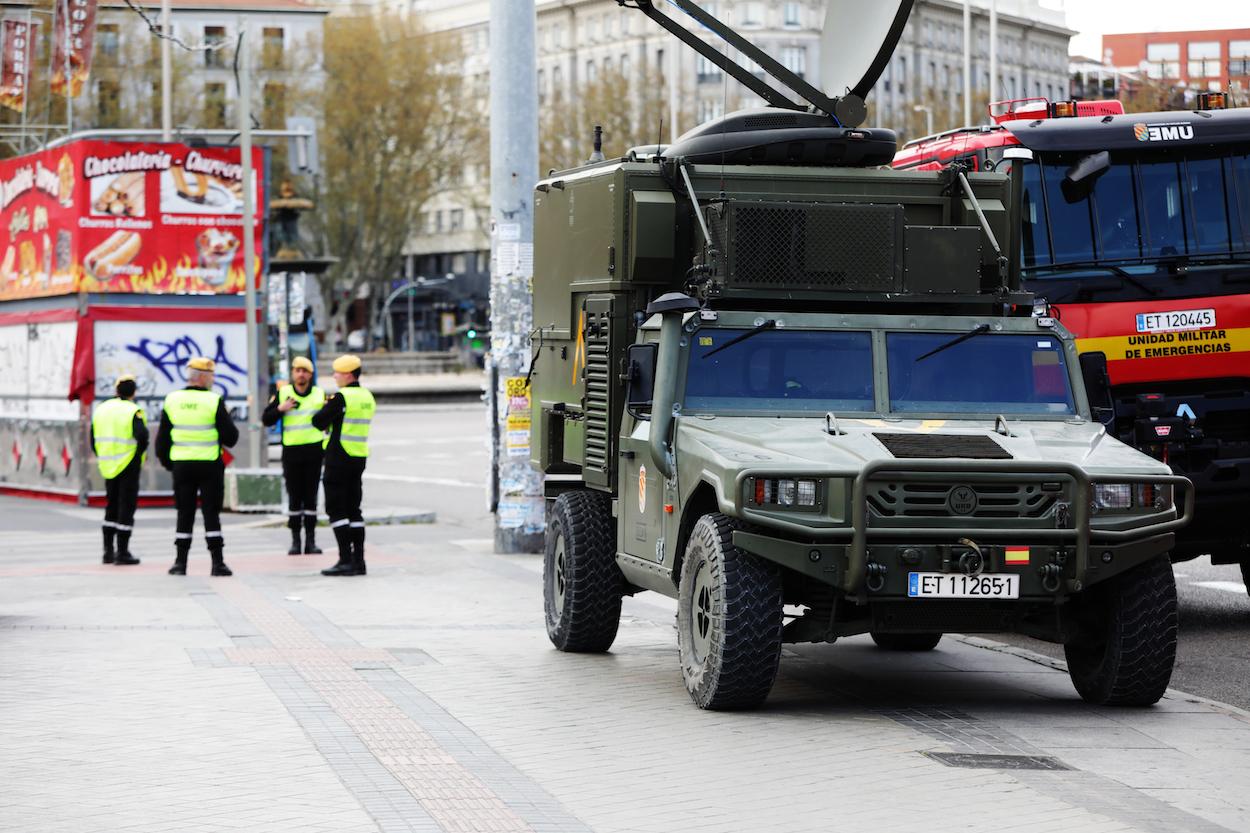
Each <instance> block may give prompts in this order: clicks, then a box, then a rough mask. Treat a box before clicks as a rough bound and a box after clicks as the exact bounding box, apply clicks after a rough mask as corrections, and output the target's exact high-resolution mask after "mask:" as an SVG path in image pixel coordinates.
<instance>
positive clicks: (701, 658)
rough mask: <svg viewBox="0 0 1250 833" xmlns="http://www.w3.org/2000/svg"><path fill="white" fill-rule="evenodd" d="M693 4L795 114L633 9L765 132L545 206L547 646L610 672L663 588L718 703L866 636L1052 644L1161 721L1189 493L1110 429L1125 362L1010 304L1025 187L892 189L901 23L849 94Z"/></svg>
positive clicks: (645, 152)
mask: <svg viewBox="0 0 1250 833" xmlns="http://www.w3.org/2000/svg"><path fill="white" fill-rule="evenodd" d="M673 4H674V5H676V6H677V7H678V8H680V9H682V10H683V11H685V12H686V13H687V14H689V16H690V17H691V18H692V19H693V20H694V21H695V22H696V23H698V24H700V25H701V26H703V27H705V28H706V29H708V30H711V31H712V32H714V33H716V34H718V35H720V36H721V37H723V38H724V39H725V40H726V41H728V42H729V44H730V45H732V46H733V47H734V48H735V49H737V50H738V51H739V52H741V53H742V54H743V55H745V56H747V57H748V58H750V59H751V60H753V61H754V62H755V63H756V64H757V65H758V66H759V67H761V68H762V69H763V70H764V71H765V72H767V73H768V74H769V75H771V76H772V77H773V79H774V80H775V81H779V82H781V83H782V84H784V85H785V86H786V87H788V88H789V89H790V90H791V91H792V92H794V93H795V94H797V96H798V97H800V98H801V99H802V100H803V103H799V102H795V101H794V100H792V99H791V98H789V97H788V96H787V95H786V94H784V93H782V92H781V91H780V90H778V89H776V88H775V87H774V86H771V85H770V84H768V83H766V82H764V81H763V80H761V79H760V78H758V77H757V76H756V75H754V74H753V73H752V72H750V71H747V70H746V69H743V68H742V67H740V66H738V65H736V64H734V63H732V62H730V61H728V60H726V59H725V58H724V56H723V55H721V53H720V52H718V51H716V50H715V49H713V48H712V47H711V46H710V45H709V44H707V43H705V42H704V41H703V40H702V38H701V37H699V36H696V35H694V34H691V33H690V32H689V31H687V30H686V29H685V28H684V27H682V26H680V25H678V24H677V22H676V21H674V20H673V19H671V18H668V17H667V16H665V15H664V14H663V13H661V12H660V11H659V10H658V9H656V8H655V7H653V6H652V5H651V4H650V3H648V2H647V0H638V2H637V3H636V6H637V7H638V8H641V9H642V10H643V11H644V12H646V13H647V14H648V16H650V17H652V18H654V19H656V20H657V21H659V22H660V23H661V24H662V25H664V26H665V27H666V28H669V29H670V31H674V32H675V33H679V31H680V32H682V33H685V34H679V37H682V38H683V40H686V41H687V42H688V43H690V44H691V46H693V47H694V48H696V49H699V50H700V51H701V52H702V53H703V54H704V55H706V56H707V57H708V59H709V60H713V61H715V62H718V63H719V65H720V66H721V67H722V68H723V69H724V70H725V71H726V72H729V73H730V74H732V75H733V76H734V77H736V78H738V79H739V80H740V81H742V83H744V84H745V85H747V86H748V87H749V88H751V89H752V90H755V91H756V92H757V93H758V94H759V95H760V96H761V97H762V98H764V99H765V100H766V101H768V102H769V103H770V104H771V105H773V106H772V107H771V108H765V109H762V110H756V111H750V112H739V113H734V114H730V115H728V116H726V117H724V118H723V119H720V120H719V121H716V122H713V123H711V124H708V125H704V126H702V127H699V128H696V129H694V130H692V131H690V132H688V133H686V134H685V135H684V136H682V137H680V138H678V139H676V140H675V141H674V142H673V143H672V144H671V145H669V146H667V147H661V146H655V147H651V148H642V149H635V150H634V151H631V152H630V153H629V155H628V156H626V157H624V158H618V159H611V160H605V161H602V162H596V163H593V164H588V165H585V166H583V167H580V168H577V169H574V170H569V171H564V172H560V173H554V174H552V175H551V176H549V177H548V178H546V179H544V180H542V181H541V182H540V183H539V184H538V185H537V191H536V193H535V277H534V323H535V327H536V332H535V337H534V349H535V353H534V362H533V366H532V368H531V381H532V387H531V392H532V407H533V411H532V420H531V432H532V433H531V449H532V452H531V453H532V459H533V463H534V465H535V466H536V467H537V468H538V469H539V470H541V471H542V472H543V473H544V474H545V475H546V478H545V483H546V486H545V488H546V491H547V496H548V498H549V499H550V500H551V501H552V503H551V505H550V510H549V511H550V515H549V523H548V529H547V536H546V554H545V560H544V568H543V581H544V605H545V610H546V622H547V631H548V635H549V637H550V639H551V641H552V643H553V644H554V645H555V646H556V647H557V648H558V649H560V650H562V651H581V652H594V651H607V650H608V649H609V648H610V647H611V645H612V642H613V640H614V639H615V636H616V633H617V628H618V624H619V620H620V613H621V600H622V597H623V596H625V595H630V594H634V593H637V592H639V591H642V590H650V591H654V592H658V593H662V594H664V595H666V596H670V597H673V598H675V599H676V600H677V605H678V613H677V631H678V633H677V645H678V658H679V665H680V669H681V674H682V677H683V679H684V681H685V684H686V687H687V689H688V691H689V693H690V695H691V697H692V699H693V700H694V702H695V703H696V704H697V705H698V706H700V707H702V708H712V709H727V708H750V707H754V706H758V705H759V704H760V703H762V702H763V701H764V700H765V698H766V697H767V696H768V693H769V691H770V689H771V687H772V684H773V681H774V679H775V676H776V673H777V669H778V663H779V659H780V655H781V646H782V644H783V643H788V642H832V641H834V640H836V639H838V638H839V637H843V636H851V635H857V634H864V633H868V634H871V636H872V639H873V640H874V641H875V642H876V644H877V645H878V646H880V647H881V648H882V649H885V650H900V651H923V650H929V649H932V648H934V647H935V646H936V645H937V644H938V643H939V640H940V639H941V638H942V635H943V634H944V633H954V632H958V633H978V632H988V633H994V632H1019V633H1024V634H1029V635H1032V636H1035V637H1040V638H1042V639H1047V640H1051V641H1055V642H1061V643H1063V644H1064V645H1065V650H1066V655H1067V659H1068V667H1069V671H1070V673H1071V677H1072V680H1073V682H1074V684H1075V687H1076V689H1077V691H1078V692H1079V693H1080V695H1081V696H1082V697H1083V698H1084V699H1086V700H1088V701H1090V702H1093V703H1102V704H1124V705H1145V704H1150V703H1153V702H1155V701H1156V700H1158V698H1159V697H1161V696H1162V694H1163V693H1164V690H1165V689H1166V687H1167V683H1168V680H1169V679H1170V676H1171V671H1172V665H1173V661H1174V658H1175V647H1176V589H1175V584H1174V580H1173V576H1172V570H1171V566H1170V562H1169V560H1168V550H1169V548H1170V547H1171V546H1172V543H1173V537H1174V536H1173V533H1174V531H1175V530H1176V529H1178V528H1179V527H1180V526H1182V525H1183V524H1184V523H1185V522H1186V521H1187V520H1188V518H1189V516H1190V514H1191V512H1192V495H1193V491H1192V488H1191V487H1190V484H1189V481H1187V480H1186V479H1185V478H1183V477H1179V476H1174V475H1172V473H1171V472H1170V471H1169V469H1168V467H1167V466H1166V465H1164V464H1163V463H1162V462H1160V461H1158V460H1155V459H1153V458H1151V457H1149V456H1147V455H1145V454H1142V453H1141V452H1139V451H1136V450H1134V449H1132V448H1130V447H1129V446H1127V445H1125V444H1123V443H1121V442H1119V441H1118V440H1116V439H1114V438H1112V437H1110V436H1108V434H1107V432H1106V430H1105V429H1104V427H1103V425H1102V424H1101V422H1099V420H1098V419H1096V418H1095V416H1096V414H1094V413H1093V412H1091V404H1090V403H1091V399H1093V400H1094V402H1095V404H1097V403H1099V402H1103V401H1105V398H1106V387H1107V384H1108V382H1107V374H1106V361H1105V357H1102V358H1101V359H1100V357H1099V356H1098V355H1097V354H1088V355H1086V356H1084V357H1080V358H1078V354H1077V350H1076V346H1075V344H1074V341H1073V339H1072V336H1071V335H1070V334H1069V333H1068V332H1067V330H1065V329H1064V327H1063V325H1062V323H1061V322H1059V321H1058V320H1056V319H1055V318H1053V317H1051V316H1049V315H1047V314H1046V313H1047V310H1046V309H1045V308H1044V307H1040V306H1039V307H1036V308H1035V306H1034V303H1033V299H1032V296H1031V295H1029V294H1028V293H1026V292H1023V291H1021V290H1020V289H1019V280H1020V263H1019V257H1018V251H1019V249H1020V242H1019V239H1018V236H1017V235H1018V232H1017V231H1016V230H1017V229H1018V228H1019V223H1018V222H1015V219H1016V218H1013V217H1012V216H1010V211H1011V206H1012V205H1013V202H1012V200H1011V199H1010V191H1009V189H1010V181H1009V179H1008V178H1007V177H1006V176H1004V175H1002V174H995V173H966V172H964V171H963V170H962V169H959V168H951V169H948V170H944V171H938V172H922V173H909V172H900V171H892V170H888V169H883V168H881V167H880V166H884V165H888V164H889V162H890V159H891V158H892V156H893V154H894V150H895V136H894V134H893V133H892V132H891V131H888V130H882V129H866V128H862V127H859V126H858V125H859V124H860V123H861V122H862V120H863V118H864V111H865V108H864V96H866V95H867V93H868V91H869V90H870V89H871V87H872V84H873V82H874V81H875V80H876V77H877V75H878V74H879V72H880V69H881V67H882V66H884V63H885V62H886V61H888V59H889V57H890V54H891V52H892V50H893V47H894V44H895V43H896V41H897V39H898V36H899V33H900V32H901V29H902V26H903V24H904V23H905V22H906V18H907V13H908V11H909V6H910V3H909V2H903V3H901V4H897V5H894V6H891V4H887V3H882V4H864V5H863V6H862V7H860V6H859V5H858V4H856V6H857V7H856V8H855V10H854V11H855V14H856V15H858V16H859V17H858V18H856V17H847V18H843V19H847V20H851V19H854V20H858V21H859V22H860V23H864V24H865V25H868V26H871V27H876V28H875V29H874V31H872V32H867V33H866V31H865V30H864V29H863V28H862V27H861V28H860V29H859V30H858V32H857V34H856V37H855V38H854V39H853V40H854V41H855V42H856V43H858V44H860V45H861V46H862V44H863V43H869V42H870V43H869V47H868V48H866V49H864V48H861V49H860V50H859V52H860V53H862V54H859V55H858V57H857V56H856V54H854V53H855V50H854V49H851V48H848V49H845V50H835V49H826V50H825V52H826V53H827V54H833V55H834V56H835V58H836V59H837V60H835V61H834V64H837V61H843V63H844V66H843V67H842V70H843V71H845V70H846V66H851V73H852V74H851V75H844V76H842V77H844V78H846V79H848V80H847V82H846V83H845V85H843V84H841V83H836V82H834V83H831V82H830V81H829V80H828V79H829V78H830V77H831V73H832V74H833V75H835V76H836V73H837V72H838V66H833V67H828V66H827V67H826V68H825V69H826V74H825V76H824V77H825V79H826V81H825V84H826V86H829V87H830V88H832V89H837V90H845V93H844V94H843V95H841V96H839V97H836V98H834V97H828V96H826V95H824V94H823V93H822V92H821V91H819V90H816V89H815V88H813V87H811V86H810V85H808V84H807V83H806V82H804V81H803V80H802V79H800V78H797V77H796V76H794V75H793V74H791V73H789V72H787V71H786V70H785V69H784V68H783V67H781V66H779V65H778V64H777V63H776V62H775V61H772V60H771V59H770V58H769V57H768V56H767V55H765V54H763V53H762V52H760V51H759V50H757V49H755V48H754V47H752V46H751V45H750V44H749V43H747V42H746V41H744V40H743V39H741V38H740V37H738V36H737V35H736V34H735V33H733V32H732V31H730V30H729V29H728V28H727V27H725V26H724V25H723V24H721V23H720V21H718V20H716V19H715V18H713V17H711V16H710V15H708V14H706V12H704V11H703V10H702V9H700V8H699V7H698V6H697V5H695V4H694V3H692V2H690V0H673ZM831 5H832V6H835V7H836V5H837V4H836V3H834V4H831ZM870 6H871V9H872V10H871V11H870V9H869V7H870ZM882 9H884V11H882ZM837 13H838V12H837V9H836V8H831V9H830V11H829V14H831V15H834V14H837ZM873 15H876V17H875V18H874V19H873V20H868V21H866V22H865V21H864V18H872V17H873ZM826 31H828V28H827V30H826ZM878 43H879V44H881V45H880V47H879V48H878V47H877V46H876V45H875V44H878ZM856 60H858V61H860V63H859V66H858V68H857V69H856V68H855V67H854V66H853V64H854V62H855V61H856ZM848 61H849V62H850V64H846V62H848ZM865 66H866V67H868V69H867V71H865V70H864V67H865Z"/></svg>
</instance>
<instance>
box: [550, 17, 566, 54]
mask: <svg viewBox="0 0 1250 833" xmlns="http://www.w3.org/2000/svg"><path fill="white" fill-rule="evenodd" d="M551 41H552V45H553V46H555V48H556V49H560V48H562V47H563V46H564V25H563V24H561V23H557V24H556V25H554V26H552V27H551Z"/></svg>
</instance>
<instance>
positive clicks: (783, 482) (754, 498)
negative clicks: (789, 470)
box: [747, 477, 820, 509]
mask: <svg viewBox="0 0 1250 833" xmlns="http://www.w3.org/2000/svg"><path fill="white" fill-rule="evenodd" d="M747 494H748V495H749V497H750V499H751V502H752V503H754V504H755V505H756V506H759V507H782V508H786V509H795V508H798V509H814V508H815V507H816V505H817V501H818V500H819V498H820V481H818V480H801V479H797V478H786V477H752V478H751V479H750V480H749V481H748V482H747Z"/></svg>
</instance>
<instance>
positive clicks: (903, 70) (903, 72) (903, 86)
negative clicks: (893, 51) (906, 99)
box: [898, 57, 907, 95]
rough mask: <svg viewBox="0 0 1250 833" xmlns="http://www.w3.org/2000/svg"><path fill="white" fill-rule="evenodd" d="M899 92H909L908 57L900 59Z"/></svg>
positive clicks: (904, 93)
mask: <svg viewBox="0 0 1250 833" xmlns="http://www.w3.org/2000/svg"><path fill="white" fill-rule="evenodd" d="M898 94H899V95H906V94H907V58H906V57H901V58H899V59H898Z"/></svg>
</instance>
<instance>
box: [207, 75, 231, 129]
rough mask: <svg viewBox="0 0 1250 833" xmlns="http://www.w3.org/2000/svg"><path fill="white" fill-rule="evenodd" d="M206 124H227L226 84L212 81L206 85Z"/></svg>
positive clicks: (211, 125)
mask: <svg viewBox="0 0 1250 833" xmlns="http://www.w3.org/2000/svg"><path fill="white" fill-rule="evenodd" d="M204 126H205V127H225V126H226V85H225V84H219V83H217V82H210V83H208V84H205V85H204Z"/></svg>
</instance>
